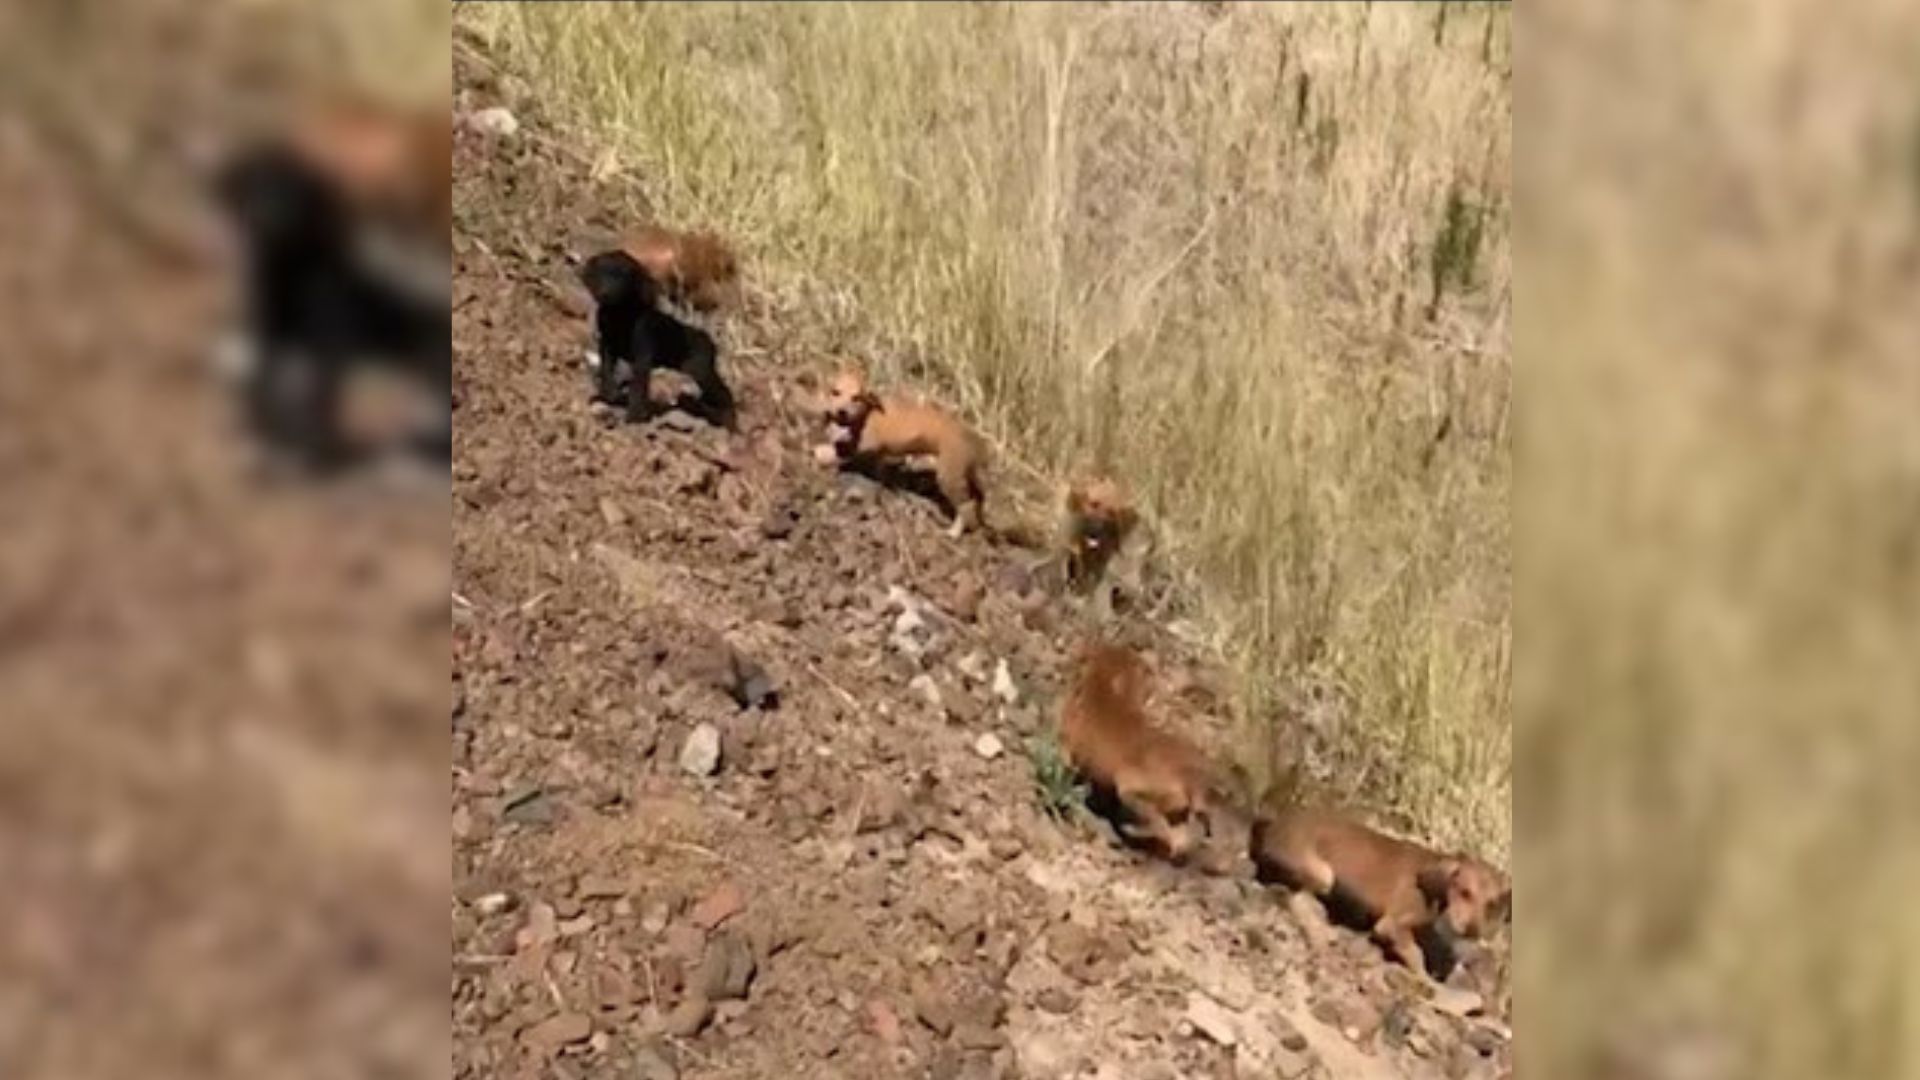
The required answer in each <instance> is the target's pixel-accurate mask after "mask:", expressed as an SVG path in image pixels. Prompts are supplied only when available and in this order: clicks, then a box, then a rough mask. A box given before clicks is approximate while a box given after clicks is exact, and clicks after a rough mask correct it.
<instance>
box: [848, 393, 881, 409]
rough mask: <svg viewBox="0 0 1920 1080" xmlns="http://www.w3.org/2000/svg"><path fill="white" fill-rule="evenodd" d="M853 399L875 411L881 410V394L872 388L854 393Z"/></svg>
mask: <svg viewBox="0 0 1920 1080" xmlns="http://www.w3.org/2000/svg"><path fill="white" fill-rule="evenodd" d="M853 400H855V401H857V402H859V403H860V404H862V405H865V406H866V407H867V408H868V409H869V410H871V411H873V412H879V411H880V395H878V394H876V393H874V392H873V391H872V390H862V391H860V393H858V394H856V395H854V399H853Z"/></svg>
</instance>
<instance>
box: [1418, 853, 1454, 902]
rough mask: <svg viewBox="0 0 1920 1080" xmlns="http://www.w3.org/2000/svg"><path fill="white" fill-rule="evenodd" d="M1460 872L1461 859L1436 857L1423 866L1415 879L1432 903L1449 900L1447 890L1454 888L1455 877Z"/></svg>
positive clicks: (1422, 893)
mask: <svg viewBox="0 0 1920 1080" xmlns="http://www.w3.org/2000/svg"><path fill="white" fill-rule="evenodd" d="M1459 873H1460V860H1459V859H1457V858H1454V857H1452V856H1448V857H1447V858H1444V859H1435V860H1434V861H1432V862H1430V863H1428V864H1427V865H1426V866H1424V867H1422V868H1421V870H1420V874H1419V876H1418V877H1417V878H1416V879H1415V881H1416V883H1417V884H1418V885H1419V886H1420V893H1421V895H1423V896H1425V897H1426V898H1427V902H1428V903H1431V904H1444V903H1446V902H1447V891H1448V890H1449V889H1451V888H1453V879H1454V877H1455V876H1456V875H1457V874H1459Z"/></svg>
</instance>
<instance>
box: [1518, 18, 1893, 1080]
mask: <svg viewBox="0 0 1920 1080" xmlns="http://www.w3.org/2000/svg"><path fill="white" fill-rule="evenodd" d="M1526 40H1527V49H1528V50H1529V51H1528V55H1527V60H1526V64H1527V68H1528V70H1529V71H1530V72H1535V71H1537V72H1541V73H1542V74H1541V75H1540V76H1539V78H1538V81H1537V82H1530V83H1529V85H1528V87H1527V90H1526V95H1527V96H1526V102H1527V104H1526V106H1525V108H1526V109H1527V110H1528V111H1527V113H1526V116H1527V121H1526V123H1527V125H1528V127H1527V132H1526V138H1527V143H1526V145H1527V146H1528V154H1527V156H1526V157H1525V158H1523V160H1522V163H1521V167H1522V172H1523V175H1526V176H1527V181H1526V182H1527V185H1528V187H1527V190H1528V191H1544V192H1551V193H1552V196H1551V198H1550V199H1546V200H1541V201H1538V202H1535V201H1530V202H1529V203H1528V208H1527V214H1529V215H1535V214H1536V212H1537V216H1532V217H1529V218H1527V220H1526V226H1525V228H1524V229H1523V230H1522V231H1521V234H1520V235H1521V243H1520V246H1519V255H1520V261H1521V263H1522V264H1523V265H1525V266H1526V267H1527V282H1528V285H1527V288H1528V300H1527V305H1528V306H1527V313H1526V317H1525V324H1524V325H1525V329H1524V331H1523V333H1522V336H1521V347H1522V349H1523V350H1524V351H1525V354H1526V355H1527V356H1528V357H1529V363H1528V367H1527V369H1526V375H1525V379H1526V385H1527V391H1526V395H1527V396H1526V402H1527V404H1526V408H1525V409H1524V410H1523V412H1522V414H1521V416H1522V427H1523V432H1522V438H1523V440H1524V441H1525V445H1526V446H1527V455H1526V457H1525V459H1524V460H1525V461H1526V474H1525V482H1524V483H1523V484H1522V485H1521V493H1522V499H1521V501H1520V503H1519V508H1520V513H1519V517H1518V521H1519V524H1520V531H1519V538H1520V550H1521V552H1522V553H1523V557H1522V559H1521V560H1520V564H1519V565H1520V566H1521V567H1522V576H1521V578H1520V582H1519V584H1520V591H1519V597H1520V624H1521V626H1522V628H1523V630H1522V634H1521V641H1522V642H1523V648H1524V652H1523V656H1524V657H1525V662H1524V663H1523V665H1522V667H1521V671H1520V684H1519V685H1520V695H1519V701H1520V709H1519V712H1518V716H1519V721H1518V728H1517V731H1518V736H1519V739H1518V745H1519V749H1520V764H1521V776H1522V777H1523V782H1522V785H1521V791H1520V792H1519V800H1518V803H1517V805H1516V818H1517V820H1518V821H1520V822H1521V826H1522V827H1521V830H1520V843H1519V848H1518V856H1519V862H1520V865H1521V866H1522V867H1523V868H1524V877H1525V879H1526V891H1527V897H1526V899H1525V900H1524V901H1523V902H1522V909H1523V910H1524V912H1525V916H1524V917H1525V919H1526V921H1527V923H1528V927H1527V929H1528V934H1529V938H1528V942H1529V944H1528V949H1527V951H1526V952H1525V953H1524V961H1525V962H1524V963H1523V965H1522V982H1523V983H1524V987H1523V990H1522V997H1523V999H1524V1000H1525V1001H1526V1003H1527V1005H1526V1013H1527V1016H1528V1023H1529V1025H1535V1026H1530V1027H1529V1032H1530V1038H1532V1039H1533V1040H1534V1041H1532V1042H1530V1044H1529V1046H1528V1050H1527V1055H1528V1067H1527V1072H1528V1074H1529V1075H1538V1076H1552V1077H1560V1076H1567V1077H1581V1076H1595V1075H1599V1076H1620V1075H1630V1076H1655V1077H1676V1078H1684V1077H1692V1078H1699V1080H1714V1078H1723V1080H1735V1078H1747V1077H1753V1078H1772V1077H1779V1078H1783V1080H1784V1078H1807V1077H1816V1076H1817V1077H1834V1078H1842V1077H1848V1078H1851V1077H1861V1078H1880V1077H1887V1078H1895V1077H1912V1076H1916V1075H1920V994H1917V993H1916V987H1915V985H1914V982H1913V979H1914V974H1913V973H1914V972H1915V971H1920V923H1916V920H1915V918H1914V915H1913V911H1914V910H1915V907H1914V899H1913V898H1914V893H1915V889H1916V887H1920V854H1917V853H1920V845H1916V843H1915V839H1916V838H1915V835H1914V823H1915V822H1916V821H1920V793H1917V789H1916V787H1915V785H1914V767H1915V765H1916V763H1920V667H1916V665H1915V662H1914V661H1915V658H1916V657H1920V424H1917V423H1916V420H1920V320H1916V317H1915V312H1916V308H1915V307H1914V304H1913V299H1914V296H1915V295H1916V292H1915V289H1916V286H1917V285H1920V272H1917V271H1920V232H1916V213H1915V211H1916V205H1917V204H1916V198H1915V196H1916V193H1920V174H1917V173H1916V166H1920V155H1917V154H1916V149H1917V147H1916V142H1915V135H1916V133H1917V132H1920V111H1917V110H1916V105H1920V95H1916V93H1915V91H1914V87H1913V84H1912V82H1911V72H1912V59H1913V55H1914V52H1913V43H1914V42H1915V41H1916V40H1920V19H1917V18H1916V13H1915V12H1914V11H1913V10H1912V8H1911V6H1910V5H1895V4H1890V3H1870V4H1867V5H1863V6H1861V7H1857V8H1850V9H1848V11H1847V12H1846V13H1844V14H1842V13H1839V12H1837V11H1836V10H1835V9H1833V8H1831V7H1828V6H1826V5H1821V4H1815V3H1811V2H1801V0H1779V2H1768V3H1761V4H1751V5H1749V4H1740V5H1731V4H1717V5H1715V4H1709V5H1700V6H1697V7H1687V8H1678V7H1669V8H1661V9H1654V8H1646V9H1638V10H1636V11H1633V12H1629V11H1628V10H1627V9H1626V8H1622V7H1620V6H1618V5H1608V4H1599V5H1594V6H1593V7H1592V9H1591V10H1588V11H1584V12H1583V11H1577V10H1563V11H1561V12H1560V13H1559V14H1558V15H1557V16H1556V17H1555V18H1552V19H1545V18H1543V19H1541V20H1540V23H1539V25H1538V26H1530V27H1529V28H1528V32H1527V36H1526ZM1623 87H1630V88H1632V92H1630V93H1625V94H1623V93H1622V89H1621V88H1623ZM1533 1033H1537V1035H1536V1034H1533ZM1635 1062H1639V1063H1641V1064H1640V1065H1639V1066H1638V1067H1633V1066H1632V1063H1635ZM1623 1066H1626V1067H1623Z"/></svg>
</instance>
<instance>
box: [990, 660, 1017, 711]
mask: <svg viewBox="0 0 1920 1080" xmlns="http://www.w3.org/2000/svg"><path fill="white" fill-rule="evenodd" d="M993 696H994V697H997V698H999V699H1000V700H1001V701H1003V702H1005V703H1007V704H1008V705H1017V704H1019V702H1020V688H1019V687H1018V686H1015V685H1014V683H1013V672H1012V671H1011V670H1009V669H1008V668H1007V662H1006V660H1005V659H1002V660H1001V661H1000V664H999V666H997V667H995V668H994V669H993Z"/></svg>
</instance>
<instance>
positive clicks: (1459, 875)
mask: <svg viewBox="0 0 1920 1080" xmlns="http://www.w3.org/2000/svg"><path fill="white" fill-rule="evenodd" d="M1249 849H1250V850H1249V854H1250V855H1251V856H1252V857H1253V864H1254V869H1255V872H1256V873H1257V874H1258V876H1259V878H1260V880H1262V881H1270V882H1277V883H1279V884H1281V885H1283V886H1285V887H1287V888H1291V889H1302V890H1305V891H1307V892H1310V893H1312V894H1314V895H1315V896H1317V897H1319V898H1320V899H1321V900H1322V901H1323V902H1329V908H1330V910H1331V909H1333V908H1334V907H1340V908H1345V909H1349V910H1353V911H1355V913H1356V914H1359V915H1360V916H1361V917H1362V918H1363V919H1365V920H1371V926H1370V927H1369V929H1370V930H1371V932H1372V934H1373V937H1374V939H1375V940H1376V941H1378V942H1379V943H1380V944H1382V945H1384V946H1386V947H1387V948H1388V949H1390V950H1392V952H1393V953H1394V954H1395V955H1396V956H1398V957H1399V958H1400V960H1401V962H1402V963H1404V964H1406V965H1407V967H1409V968H1411V969H1413V970H1414V971H1416V972H1420V973H1423V974H1425V973H1427V965H1426V957H1425V956H1424V954H1423V953H1422V952H1421V949H1420V944H1419V942H1418V941H1417V940H1416V936H1417V935H1418V934H1419V933H1421V932H1423V931H1426V930H1429V929H1436V930H1439V931H1441V932H1442V933H1443V935H1446V934H1451V935H1454V936H1458V937H1464V938H1478V937H1481V936H1482V935H1483V934H1484V933H1485V932H1486V930H1487V928H1488V926H1489V925H1490V924H1491V923H1492V922H1493V921H1494V920H1496V919H1501V918H1505V917H1506V915H1507V914H1508V913H1509V912H1510V911H1511V910H1512V904H1513V887H1512V884H1511V883H1510V882H1509V881H1508V880H1507V879H1506V878H1505V877H1504V875H1502V874H1501V873H1500V872H1499V871H1497V870H1495V869H1494V868H1493V867H1491V866H1489V865H1487V864H1486V863H1484V862H1482V861H1480V860H1479V859H1476V858H1473V857H1472V856H1469V855H1462V854H1441V853H1439V852H1435V851H1430V850H1428V849H1427V848H1424V847H1421V846H1420V845H1418V844H1415V843H1412V842H1411V841H1407V840H1401V839H1399V838H1397V837H1392V836H1387V835H1386V834H1384V833H1381V832H1378V831H1375V830H1374V829H1370V828H1368V827H1367V826H1365V825H1362V824H1360V823H1359V822H1358V821H1355V820H1353V819H1352V818H1350V817H1348V816H1346V815H1344V814H1340V813H1336V812H1333V811H1330V810H1318V809H1310V808H1304V807H1292V806H1288V807H1282V808H1275V807H1273V806H1272V805H1271V804H1270V806H1269V809H1268V811H1267V812H1265V813H1263V814H1261V815H1260V816H1259V818H1258V819H1257V820H1256V821H1255V822H1254V825H1253V832H1252V835H1251V838H1250V841H1249Z"/></svg>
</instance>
